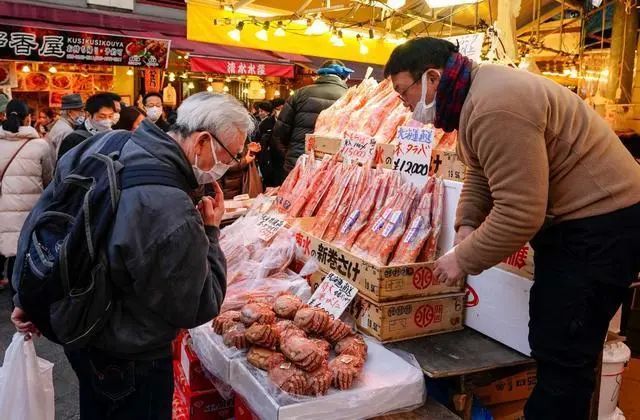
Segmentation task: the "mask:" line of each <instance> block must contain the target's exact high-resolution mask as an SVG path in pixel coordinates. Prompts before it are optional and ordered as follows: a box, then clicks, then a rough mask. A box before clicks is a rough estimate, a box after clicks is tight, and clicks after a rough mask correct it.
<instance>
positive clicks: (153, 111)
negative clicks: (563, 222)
mask: <svg viewBox="0 0 640 420" xmlns="http://www.w3.org/2000/svg"><path fill="white" fill-rule="evenodd" d="M161 115H162V108H160V107H159V106H150V107H148V108H147V117H148V118H149V119H150V120H151V121H152V122H156V121H158V120H159V119H160V116H161Z"/></svg>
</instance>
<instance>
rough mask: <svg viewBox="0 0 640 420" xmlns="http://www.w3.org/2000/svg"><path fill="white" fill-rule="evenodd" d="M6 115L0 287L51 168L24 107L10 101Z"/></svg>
mask: <svg viewBox="0 0 640 420" xmlns="http://www.w3.org/2000/svg"><path fill="white" fill-rule="evenodd" d="M6 115H7V119H6V121H4V122H3V123H2V127H1V128H0V254H2V255H3V256H5V257H7V259H6V262H5V267H4V270H2V271H3V273H4V276H5V279H2V281H0V287H6V284H7V279H9V278H11V271H12V268H13V262H14V261H15V255H16V249H17V247H18V236H20V230H21V229H22V225H23V224H24V221H25V219H26V218H27V216H28V215H29V212H30V211H31V209H32V208H33V206H34V205H35V203H36V201H38V198H39V197H40V194H42V192H43V191H44V188H45V187H46V186H47V185H48V184H49V182H50V181H51V177H52V175H53V169H54V160H53V153H52V150H51V146H50V145H49V143H47V141H46V140H44V139H41V138H39V137H40V136H39V135H38V132H37V131H36V129H35V128H33V127H31V126H30V125H29V124H30V120H31V116H30V115H29V107H28V106H27V104H26V103H24V102H22V101H19V100H15V99H14V100H11V101H10V102H9V103H8V104H7V110H6Z"/></svg>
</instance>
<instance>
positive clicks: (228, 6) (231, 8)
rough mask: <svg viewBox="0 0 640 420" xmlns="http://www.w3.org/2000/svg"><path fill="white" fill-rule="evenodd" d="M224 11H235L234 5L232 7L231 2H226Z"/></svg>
mask: <svg viewBox="0 0 640 420" xmlns="http://www.w3.org/2000/svg"><path fill="white" fill-rule="evenodd" d="M224 11H225V12H233V7H231V5H230V4H225V6H224Z"/></svg>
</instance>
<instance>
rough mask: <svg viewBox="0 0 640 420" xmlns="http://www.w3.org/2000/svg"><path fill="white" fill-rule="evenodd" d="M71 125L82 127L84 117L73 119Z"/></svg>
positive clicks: (79, 116)
mask: <svg viewBox="0 0 640 420" xmlns="http://www.w3.org/2000/svg"><path fill="white" fill-rule="evenodd" d="M73 123H74V124H75V125H82V124H83V123H84V115H83V114H80V115H78V116H77V117H76V118H75V119H73Z"/></svg>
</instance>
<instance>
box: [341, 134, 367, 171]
mask: <svg viewBox="0 0 640 420" xmlns="http://www.w3.org/2000/svg"><path fill="white" fill-rule="evenodd" d="M340 154H341V155H342V157H343V159H345V160H350V161H355V162H358V163H361V164H365V163H367V162H370V161H373V158H374V157H375V154H376V139H375V138H374V137H371V136H368V135H366V134H362V133H356V132H354V131H345V133H344V136H343V137H342V143H341V144H340Z"/></svg>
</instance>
